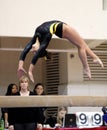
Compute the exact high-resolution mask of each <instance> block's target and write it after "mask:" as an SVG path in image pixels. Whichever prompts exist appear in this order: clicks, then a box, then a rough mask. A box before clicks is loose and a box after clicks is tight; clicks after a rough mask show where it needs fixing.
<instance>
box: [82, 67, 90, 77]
mask: <svg viewBox="0 0 107 130" xmlns="http://www.w3.org/2000/svg"><path fill="white" fill-rule="evenodd" d="M84 74H86V75H87V76H88V78H89V79H91V71H90V68H89V67H88V68H84Z"/></svg>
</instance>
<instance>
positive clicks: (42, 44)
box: [18, 20, 103, 82]
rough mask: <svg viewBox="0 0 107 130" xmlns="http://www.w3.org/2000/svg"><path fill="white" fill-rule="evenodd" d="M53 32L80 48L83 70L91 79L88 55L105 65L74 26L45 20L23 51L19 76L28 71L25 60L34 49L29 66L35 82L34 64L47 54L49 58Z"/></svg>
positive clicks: (31, 77)
mask: <svg viewBox="0 0 107 130" xmlns="http://www.w3.org/2000/svg"><path fill="white" fill-rule="evenodd" d="M53 34H55V35H56V36H58V37H59V38H65V39H67V40H69V41H70V42H71V43H72V44H74V45H75V46H76V47H77V48H78V55H79V57H80V60H81V62H82V65H83V71H84V73H85V74H86V75H87V76H88V77H89V79H91V71H90V68H89V65H88V61H87V55H89V56H90V57H92V59H93V62H94V63H98V64H99V65H101V67H103V63H102V61H101V60H100V58H99V57H98V56H97V55H96V54H95V53H94V52H93V51H92V50H91V49H90V48H89V47H88V45H87V44H86V43H85V41H84V40H83V39H82V37H81V36H80V35H79V34H78V32H76V30H75V29H74V28H72V27H71V26H69V25H68V24H66V23H64V22H61V21H57V20H53V21H47V22H44V23H43V24H41V25H40V26H38V27H37V28H36V30H35V34H34V36H33V38H32V39H31V41H30V42H29V43H28V44H27V45H26V46H25V49H24V50H23V51H22V53H21V55H20V59H19V65H18V77H19V78H20V77H21V76H22V75H23V73H27V72H26V70H25V69H24V67H23V66H24V60H25V58H26V55H27V53H28V52H29V51H30V50H32V51H33V52H34V56H33V59H32V61H31V64H30V66H29V70H28V75H29V78H30V80H31V81H32V82H34V77H33V69H34V65H35V64H36V62H37V60H38V58H40V57H44V56H45V57H47V59H48V58H49V52H47V51H46V48H47V47H48V45H49V42H50V40H51V38H52V35H53Z"/></svg>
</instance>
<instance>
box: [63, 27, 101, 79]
mask: <svg viewBox="0 0 107 130" xmlns="http://www.w3.org/2000/svg"><path fill="white" fill-rule="evenodd" d="M63 38H66V39H68V40H69V41H70V42H71V43H73V44H74V45H76V46H77V48H78V54H79V57H80V60H81V62H82V64H83V68H84V73H85V74H87V76H88V77H89V78H91V72H90V68H89V65H88V62H87V55H86V54H88V55H90V56H91V57H92V58H93V60H94V61H95V60H96V61H97V62H98V63H99V64H101V66H103V64H102V62H99V61H101V60H100V59H99V58H98V56H96V55H95V54H94V53H93V52H92V51H91V50H90V48H89V47H88V46H87V44H86V43H85V41H84V40H83V39H82V38H81V37H80V35H79V34H78V32H76V30H74V29H73V28H71V27H70V26H69V25H67V24H63ZM97 59H98V60H97Z"/></svg>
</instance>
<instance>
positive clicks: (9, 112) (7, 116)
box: [1, 83, 18, 129]
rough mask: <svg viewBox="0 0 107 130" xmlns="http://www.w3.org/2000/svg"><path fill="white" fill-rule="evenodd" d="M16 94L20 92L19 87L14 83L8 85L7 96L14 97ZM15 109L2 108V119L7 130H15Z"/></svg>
mask: <svg viewBox="0 0 107 130" xmlns="http://www.w3.org/2000/svg"><path fill="white" fill-rule="evenodd" d="M16 92H18V86H17V85H16V84H14V83H11V84H9V85H8V88H7V92H6V94H5V95H6V96H12V95H14V94H15V93H16ZM13 109H14V108H2V109H1V111H2V118H3V119H4V123H5V128H7V127H9V129H13V124H14V113H13Z"/></svg>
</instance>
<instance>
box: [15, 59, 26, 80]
mask: <svg viewBox="0 0 107 130" xmlns="http://www.w3.org/2000/svg"><path fill="white" fill-rule="evenodd" d="M23 64H24V62H23V61H22V60H20V61H19V66H18V70H17V75H18V78H21V77H22V75H24V73H27V72H26V70H25V69H24V68H23Z"/></svg>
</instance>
